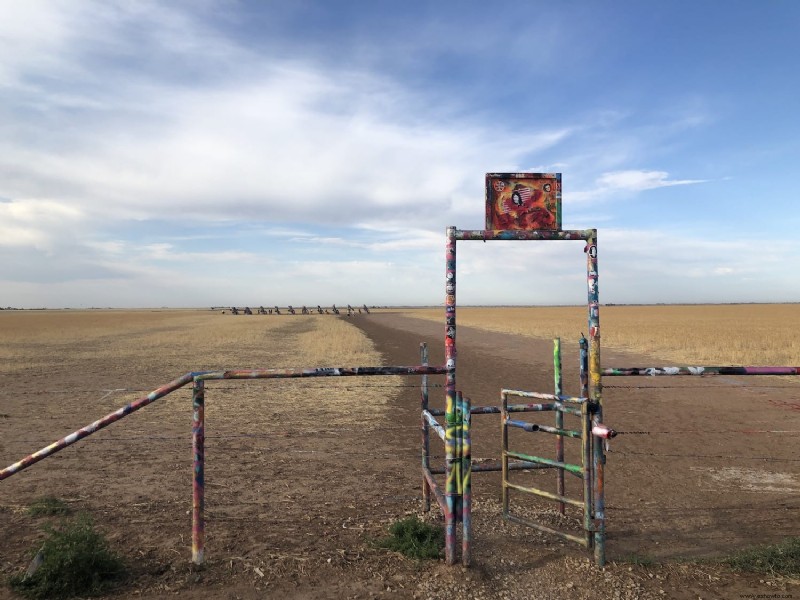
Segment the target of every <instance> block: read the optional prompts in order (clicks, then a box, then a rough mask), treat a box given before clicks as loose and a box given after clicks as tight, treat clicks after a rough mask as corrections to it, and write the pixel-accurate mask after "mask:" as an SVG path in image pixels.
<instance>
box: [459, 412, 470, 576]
mask: <svg viewBox="0 0 800 600" xmlns="http://www.w3.org/2000/svg"><path fill="white" fill-rule="evenodd" d="M461 419H462V421H461V422H462V427H461V483H462V490H461V504H462V507H461V524H462V533H461V535H462V537H461V564H462V565H464V566H465V567H468V566H470V563H471V562H472V550H471V547H472V401H471V400H470V399H469V398H466V397H465V398H463V400H462V403H461Z"/></svg>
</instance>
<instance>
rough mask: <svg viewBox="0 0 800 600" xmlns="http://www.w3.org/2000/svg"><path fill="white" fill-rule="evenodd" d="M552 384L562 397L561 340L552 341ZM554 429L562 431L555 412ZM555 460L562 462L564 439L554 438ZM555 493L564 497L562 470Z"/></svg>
mask: <svg viewBox="0 0 800 600" xmlns="http://www.w3.org/2000/svg"><path fill="white" fill-rule="evenodd" d="M553 383H554V388H555V392H554V393H555V395H556V396H561V395H563V393H564V391H563V386H562V375H561V338H555V339H554V340H553ZM556 428H558V429H564V413H563V412H561V411H560V410H557V411H556ZM556 460H557V461H558V462H564V438H563V436H560V435H557V436H556ZM556 492H557V493H558V495H559V496H563V495H564V469H556ZM558 512H559V513H561V514H562V515H563V514H564V503H563V502H559V503H558Z"/></svg>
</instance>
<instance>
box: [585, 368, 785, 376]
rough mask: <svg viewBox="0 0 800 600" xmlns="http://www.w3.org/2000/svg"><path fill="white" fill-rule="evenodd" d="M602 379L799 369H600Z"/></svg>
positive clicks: (745, 373) (732, 373)
mask: <svg viewBox="0 0 800 600" xmlns="http://www.w3.org/2000/svg"><path fill="white" fill-rule="evenodd" d="M600 374H601V375H602V376H603V377H632V376H668V375H694V376H701V377H702V376H706V375H709V376H713V375H800V367H613V368H609V369H602V370H601V371H600Z"/></svg>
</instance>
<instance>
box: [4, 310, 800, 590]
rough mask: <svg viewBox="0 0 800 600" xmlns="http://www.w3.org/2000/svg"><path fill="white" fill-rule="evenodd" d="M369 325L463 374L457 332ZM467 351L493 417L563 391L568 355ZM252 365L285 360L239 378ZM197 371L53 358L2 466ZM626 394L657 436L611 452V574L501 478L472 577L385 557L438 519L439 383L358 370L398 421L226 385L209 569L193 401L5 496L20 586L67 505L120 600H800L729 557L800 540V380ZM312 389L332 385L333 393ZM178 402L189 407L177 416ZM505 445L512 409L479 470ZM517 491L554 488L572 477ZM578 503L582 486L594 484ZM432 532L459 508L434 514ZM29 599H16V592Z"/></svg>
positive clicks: (370, 397)
mask: <svg viewBox="0 0 800 600" xmlns="http://www.w3.org/2000/svg"><path fill="white" fill-rule="evenodd" d="M221 318H222V317H221ZM237 318H238V317H237ZM248 318H261V317H248ZM263 318H266V317H263ZM352 322H353V323H354V324H356V325H357V326H358V327H360V328H361V329H362V330H363V331H364V332H366V334H367V335H368V336H369V337H370V338H371V339H372V340H373V341H374V342H375V344H376V347H377V349H378V350H379V351H380V352H381V353H382V355H383V361H382V362H383V364H387V365H412V364H419V343H420V342H426V343H427V344H428V345H429V348H430V352H431V358H430V362H431V364H441V362H442V361H443V358H442V356H443V348H442V340H443V335H442V334H443V325H440V324H437V323H433V322H428V321H422V320H418V319H413V318H409V317H407V316H404V315H401V314H389V313H384V314H372V315H360V316H358V317H355V318H353V319H352ZM458 349H459V354H458V369H459V370H458V382H457V383H458V388H459V389H461V390H463V392H464V393H465V394H466V395H468V396H469V397H470V398H471V399H472V402H473V404H474V405H487V404H497V403H498V401H499V391H500V389H501V388H503V387H505V388H516V389H526V390H533V391H543V392H549V391H551V390H552V388H553V381H552V345H551V343H549V342H546V341H540V340H534V339H530V338H524V337H520V336H511V335H504V334H497V333H487V332H483V331H479V330H473V329H468V328H464V327H460V328H459V330H458ZM44 359H46V357H44ZM44 359H43V360H44ZM602 359H603V366H649V365H652V364H659V365H660V364H661V362H660V361H658V359H657V357H642V356H630V355H627V356H626V355H622V354H615V353H612V352H604V353H603V357H602ZM564 363H565V385H564V387H565V392H566V393H571V394H577V392H578V384H577V382H578V375H577V363H578V360H577V344H576V343H575V344H571V343H565V344H564ZM245 366H263V367H270V366H272V365H219V367H220V368H223V367H224V368H235V367H245ZM297 366H298V367H306V366H315V365H297ZM337 366H355V365H337ZM181 374H182V373H181V372H174V371H172V370H170V369H169V366H168V365H164V366H163V368H161V369H158V368H154V369H153V370H152V372H148V373H147V374H146V377H145V376H143V374H142V373H140V372H133V373H132V372H130V371H129V365H126V364H124V363H121V362H120V361H119V360H118V359H116V358H115V356H114V355H113V353H109V354H108V356H107V359H106V360H104V361H93V362H92V363H91V364H84V363H82V362H81V359H80V356H75V357H73V358H71V357H70V356H69V355H67V356H63V355H59V356H58V357H57V359H54V360H53V361H52V363H51V364H49V365H48V366H47V368H42V367H41V366H40V365H37V366H32V367H31V368H30V369H27V370H25V371H23V372H22V374H21V376H17V377H14V378H9V380H6V381H3V382H2V383H3V385H2V392H0V460H2V464H1V465H0V468H2V467H5V466H6V465H8V464H10V463H11V462H14V461H16V460H18V459H19V458H21V457H22V456H24V455H25V454H28V453H29V452H31V451H33V450H35V449H38V448H40V447H42V446H44V445H47V444H48V443H50V442H52V441H54V440H55V439H57V438H58V437H60V436H62V435H64V434H65V433H68V432H70V431H72V430H73V429H77V428H78V427H80V426H83V425H85V424H87V423H89V422H91V421H93V420H94V419H96V418H98V417H99V416H102V415H104V414H106V413H107V412H110V411H111V410H113V409H115V408H117V407H118V406H120V405H121V404H122V403H121V402H120V399H119V397H117V395H115V394H114V393H108V394H106V395H102V394H101V395H100V396H102V397H98V394H97V393H96V390H98V389H108V390H114V389H120V388H127V389H131V388H136V387H137V386H144V387H143V388H142V389H144V390H145V391H149V390H151V389H154V388H155V387H157V386H158V385H160V384H163V383H165V382H167V381H169V380H171V379H173V378H174V377H176V376H178V375H181ZM430 383H431V387H432V389H431V404H432V405H434V406H441V405H442V404H443V390H442V389H441V385H442V383H443V381H442V378H441V377H432V378H431V380H430ZM604 383H605V385H606V388H605V395H604V404H605V421H606V423H607V424H608V425H610V426H612V427H614V428H615V429H617V430H619V431H622V432H649V433H623V434H621V435H620V436H618V437H617V438H616V439H614V440H612V441H611V446H610V453H609V455H608V461H607V467H606V500H607V509H608V510H607V514H608V521H607V531H608V542H607V555H608V560H609V563H608V565H607V566H606V567H605V568H604V569H597V568H595V567H594V566H592V563H591V561H590V560H589V557H588V556H587V555H586V553H585V552H584V551H583V550H582V549H581V548H579V547H577V546H574V545H572V544H569V543H566V542H561V541H559V540H557V539H553V538H551V537H548V536H546V535H541V534H538V533H535V532H534V531H532V530H529V529H526V528H523V527H521V526H518V525H514V524H509V523H504V522H503V521H502V520H501V518H500V501H499V500H500V484H499V481H500V478H499V475H497V474H495V473H476V474H475V475H474V476H473V497H474V500H473V511H474V513H473V518H474V529H473V565H474V566H473V567H472V568H471V569H469V570H465V569H462V568H461V567H447V566H446V565H444V564H443V563H442V562H438V563H437V562H435V561H433V562H431V561H429V562H424V563H418V562H415V561H413V560H409V559H406V558H403V557H402V556H399V555H397V554H394V553H392V552H388V551H386V550H383V549H380V548H378V547H377V546H376V544H375V540H377V539H380V538H381V537H383V536H384V535H385V534H386V528H387V526H388V525H389V524H390V523H391V522H393V521H395V520H396V519H397V518H399V517H402V516H405V515H410V514H417V515H420V516H422V513H421V502H420V499H419V497H420V483H421V474H420V469H419V461H420V449H419V439H420V434H419V388H418V385H419V380H418V378H408V379H404V380H400V381H398V380H397V379H391V380H388V379H384V378H352V379H348V380H347V381H346V382H345V383H343V384H342V385H346V386H347V387H348V388H350V389H357V390H361V391H362V392H363V396H362V397H363V402H364V403H371V402H376V401H377V399H385V398H387V397H388V398H389V410H386V411H381V412H377V413H376V412H374V411H373V412H370V413H368V415H367V417H365V416H363V415H362V414H360V413H359V407H358V406H354V407H353V409H352V413H351V414H349V415H346V417H347V418H345V419H338V420H337V421H335V422H333V421H332V420H331V419H330V418H328V416H326V414H327V413H326V411H325V407H324V402H323V404H322V405H320V406H319V409H318V410H315V411H309V412H307V413H304V414H298V413H297V412H296V411H294V410H292V408H291V407H287V406H283V405H281V403H280V392H281V386H285V385H297V384H296V383H293V382H288V383H280V384H276V383H275V382H263V381H262V382H241V381H240V382H215V383H213V384H209V385H208V389H207V393H206V406H207V408H206V419H207V422H206V439H207V442H206V511H207V522H206V559H207V564H206V566H205V568H204V569H203V570H200V571H196V570H193V569H191V568H190V565H189V563H190V557H191V524H190V508H191V440H190V428H191V401H190V397H191V396H190V392H189V391H188V390H185V389H184V390H181V391H180V392H177V393H175V394H173V395H170V396H168V397H167V398H165V399H164V402H163V403H162V401H158V402H156V403H154V404H153V405H152V406H150V407H147V408H145V409H143V410H142V411H140V412H138V413H135V414H133V415H131V416H130V417H128V418H127V419H126V421H125V424H121V423H118V424H115V425H112V426H110V427H109V428H107V429H105V430H103V431H101V432H98V433H97V434H96V435H94V436H92V437H91V438H89V439H87V440H84V441H82V442H79V443H78V444H75V445H74V446H72V447H70V448H68V449H66V450H64V451H62V452H60V453H58V454H56V455H54V456H52V457H50V458H48V459H46V460H44V461H42V462H40V463H38V464H36V465H34V466H32V467H30V468H29V469H27V470H25V471H23V472H21V473H19V474H16V475H14V476H12V477H10V478H9V479H7V480H5V481H3V482H0V532H2V541H0V575H2V576H3V577H7V576H8V575H11V574H12V573H16V572H18V571H19V570H20V569H23V568H24V567H25V566H26V564H27V562H28V561H29V559H30V557H29V556H28V554H27V553H28V552H29V551H30V550H31V549H34V548H35V547H36V545H37V543H40V540H41V538H42V532H41V530H40V527H41V525H42V524H43V523H45V522H47V521H48V519H47V518H44V517H42V518H33V517H31V516H29V515H28V514H27V512H26V511H25V508H26V507H27V506H28V505H29V504H30V502H31V501H32V500H33V499H35V498H37V497H40V496H43V495H53V496H57V497H60V498H64V499H66V500H67V501H68V502H69V503H70V505H71V506H72V507H74V509H75V510H86V511H88V512H89V513H90V514H91V515H92V516H93V517H94V520H95V523H96V524H97V527H98V528H99V529H100V530H102V531H103V532H104V533H106V534H107V535H108V537H109V539H110V540H111V542H112V545H113V546H114V548H115V549H116V550H118V551H119V552H121V553H122V554H123V555H124V557H125V558H126V561H127V563H128V564H129V565H130V568H131V575H130V577H129V579H128V581H127V582H126V583H125V585H124V586H123V587H122V588H121V589H119V590H117V591H116V592H114V593H113V594H111V595H110V597H113V598H120V599H123V598H124V599H128V598H224V599H236V598H242V599H251V598H282V599H286V600H288V599H305V598H309V599H311V598H323V599H324V598H365V599H366V598H381V599H383V598H398V599H399V598H444V597H450V598H456V597H461V598H486V599H490V598H505V599H515V598H543V599H548V598H554V599H555V598H586V599H592V600H599V599H605V598H615V599H616V598H620V599H621V598H676V599H697V598H704V599H705V598H726V599H727V598H743V597H756V595H759V594H761V595H762V596H760V597H775V598H777V597H783V598H789V597H792V596H794V597H800V587H798V582H797V581H792V580H788V579H786V578H776V577H768V576H759V575H751V574H739V573H734V572H731V571H730V570H729V569H727V568H726V567H723V566H720V565H718V564H717V563H715V562H714V560H713V559H714V558H717V557H720V556H723V555H725V554H727V553H730V552H731V551H733V550H735V549H739V548H744V547H747V546H750V545H753V544H757V543H767V542H776V541H779V540H781V539H783V538H785V537H787V536H797V535H800V526H798V523H800V518H799V517H800V459H799V458H798V455H797V451H796V439H797V431H798V430H800V387H799V386H798V385H797V382H796V380H792V379H788V378H752V377H751V378H716V379H714V378H691V379H690V378H606V379H605V380H604ZM303 385H306V386H309V387H308V389H309V390H312V391H314V392H318V391H319V388H320V387H322V386H326V385H328V382H327V381H326V380H322V379H318V380H308V381H307V382H303ZM330 393H332V394H335V393H336V388H335V387H333V388H332V389H331V390H330ZM245 394H247V395H253V394H261V395H263V397H264V402H263V409H262V410H260V411H257V412H255V413H253V414H250V415H247V417H246V418H245V419H242V418H241V415H239V416H238V418H233V416H230V415H228V416H226V413H225V406H228V405H235V403H236V401H237V398H241V397H242V396H243V395H245ZM159 403H162V404H163V405H165V406H173V407H174V405H175V403H178V404H182V405H183V406H185V407H186V409H185V411H183V412H181V411H174V410H173V411H166V410H163V409H159V408H158V405H159ZM31 407H35V409H33V410H32V408H31ZM375 415H377V416H375ZM543 419H544V418H543V417H542V420H541V421H540V422H545V421H544V420H543ZM531 420H536V419H531ZM762 431H772V432H775V431H781V432H788V433H760V432H762ZM540 437H544V436H537V435H535V434H534V435H532V434H524V433H523V434H522V435H521V436H516V437H514V438H512V446H513V447H514V448H515V449H516V448H519V449H520V450H522V451H531V452H533V451H537V452H541V453H547V454H546V455H548V456H549V455H551V454H552V452H553V448H552V446H553V445H554V442H553V439H552V438H551V437H549V436H548V437H547V439H545V440H540V439H539V438H540ZM431 443H432V449H433V454H434V455H435V456H436V457H437V458H435V460H436V461H443V458H442V454H443V448H442V447H441V443H440V442H439V440H438V438H436V437H435V436H432V440H431ZM499 447H500V425H499V417H498V416H497V415H486V416H476V417H474V420H473V457H475V458H491V457H497V456H498V455H499ZM573 456H574V449H573V448H571V447H570V446H569V444H568V458H570V457H573ZM515 477H518V478H519V479H518V481H519V482H520V483H521V484H523V485H525V484H528V485H534V484H541V485H543V486H546V485H549V483H548V482H547V480H548V479H551V478H554V475H553V474H552V473H544V474H542V473H518V474H516V475H515ZM567 491H568V495H572V496H577V494H578V492H579V490H578V488H577V487H575V486H574V484H573V485H572V486H571V487H568V490H567ZM512 506H513V507H514V508H515V509H518V510H519V511H520V512H524V513H526V514H529V515H533V516H535V517H536V518H537V519H540V520H541V521H542V522H543V523H547V524H551V525H556V524H557V525H558V526H560V527H564V528H565V529H570V528H572V529H574V527H575V524H576V519H575V518H574V516H568V517H566V518H562V517H559V516H558V515H557V514H556V513H555V511H554V510H553V507H552V506H551V505H549V504H548V503H545V502H537V503H534V504H531V503H529V502H525V499H522V498H519V497H518V496H513V497H512ZM426 518H427V519H430V520H431V521H436V520H437V519H439V516H438V515H437V514H436V512H435V509H434V511H432V512H431V513H429V514H428V515H426ZM749 594H753V595H754V596H747V595H749ZM773 594H776V595H773ZM12 597H14V596H13V595H12V594H11V592H10V591H9V590H8V588H7V587H0V599H2V598H12Z"/></svg>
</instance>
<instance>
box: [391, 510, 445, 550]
mask: <svg viewBox="0 0 800 600" xmlns="http://www.w3.org/2000/svg"><path fill="white" fill-rule="evenodd" d="M389 533H390V534H391V535H390V537H388V538H386V539H385V540H383V541H382V542H381V543H380V544H379V545H380V547H382V548H388V549H389V550H394V551H395V552H400V553H402V554H404V555H406V556H408V557H409V558H416V559H424V558H440V557H441V555H442V550H443V549H444V530H443V529H442V528H441V527H435V526H433V525H428V524H427V523H425V522H424V521H421V520H419V519H418V518H417V517H408V518H406V519H401V520H399V521H396V522H394V523H392V525H391V526H390V527H389Z"/></svg>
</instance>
